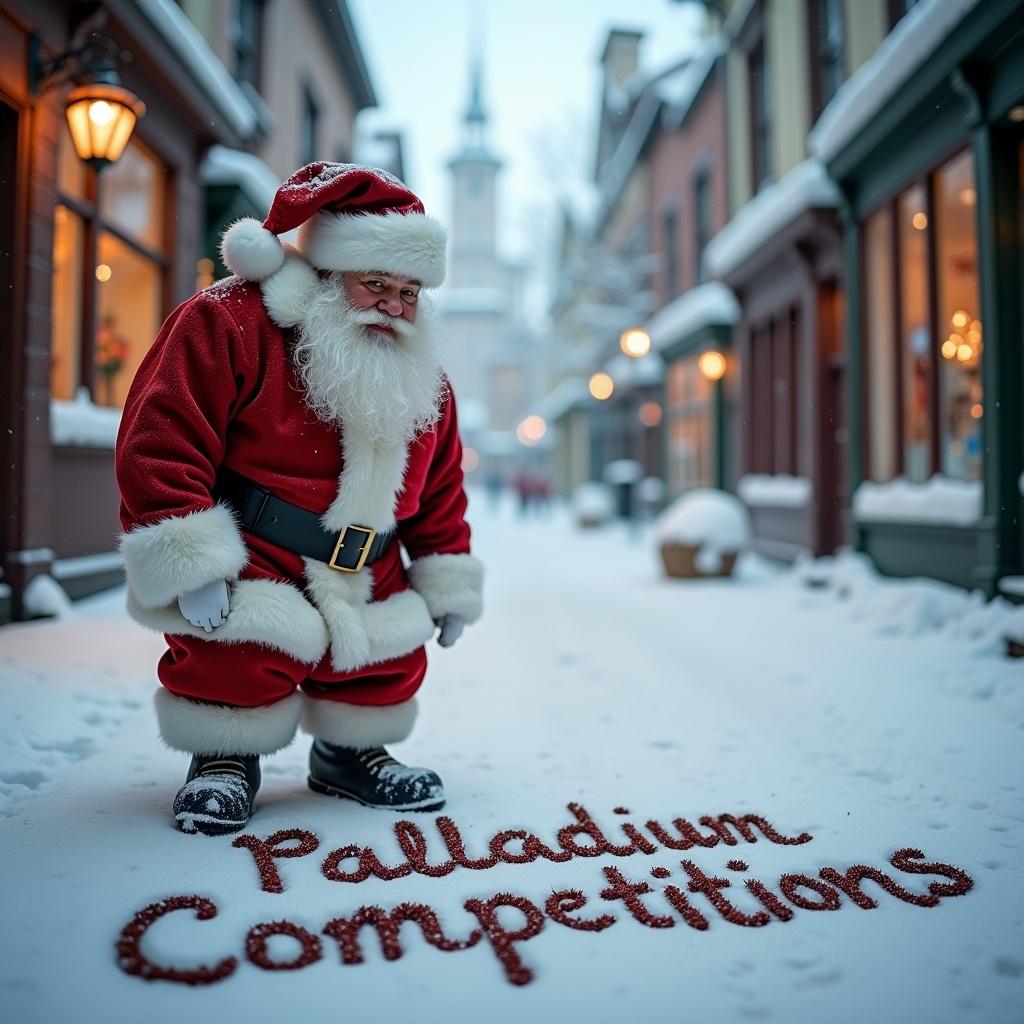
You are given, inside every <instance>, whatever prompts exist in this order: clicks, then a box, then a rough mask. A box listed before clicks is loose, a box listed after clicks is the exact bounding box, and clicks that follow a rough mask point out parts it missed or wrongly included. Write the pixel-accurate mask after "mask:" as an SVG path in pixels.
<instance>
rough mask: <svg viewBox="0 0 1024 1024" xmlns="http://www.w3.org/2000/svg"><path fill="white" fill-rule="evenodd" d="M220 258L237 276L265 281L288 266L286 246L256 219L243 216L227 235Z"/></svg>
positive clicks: (228, 230)
mask: <svg viewBox="0 0 1024 1024" xmlns="http://www.w3.org/2000/svg"><path fill="white" fill-rule="evenodd" d="M220 258H221V259H222V260H223V261H224V266H226V267H227V268H228V270H230V271H231V272H232V273H233V274H237V275H238V276H239V277H243V278H245V280H246V281H262V280H264V279H265V278H268V277H270V275H271V274H276V273H277V272H278V271H279V270H280V269H281V267H283V266H284V247H283V246H282V245H281V241H280V239H279V238H278V237H277V235H275V234H274V233H273V232H272V231H268V230H267V229H266V228H265V227H264V226H263V225H262V224H261V223H260V222H259V221H258V220H256V218H255V217H243V218H242V219H241V220H236V221H235V223H234V224H232V225H231V227H229V228H228V229H227V231H225V232H224V237H223V238H221V240H220Z"/></svg>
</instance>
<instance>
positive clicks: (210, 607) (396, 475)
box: [116, 163, 483, 835]
mask: <svg viewBox="0 0 1024 1024" xmlns="http://www.w3.org/2000/svg"><path fill="white" fill-rule="evenodd" d="M296 227H297V228H298V234H297V245H296V247H295V248H291V247H285V246H283V245H282V244H281V242H280V240H279V239H278V237H277V236H278V235H279V234H281V233H283V232H286V231H289V230H291V229H292V228H296ZM445 242H446V237H445V232H444V229H443V228H442V227H441V225H440V224H439V223H438V222H437V221H435V220H433V219H431V218H430V217H427V216H425V215H424V211H423V206H422V204H421V203H420V202H419V200H418V199H417V198H416V196H415V195H413V193H412V192H410V191H409V190H408V189H407V188H406V187H405V186H404V185H403V184H402V183H401V182H400V181H398V179H397V178H394V177H393V176H391V175H389V174H386V173H385V172H383V171H379V170H375V169H372V168H368V167H359V166H355V165H352V164H336V163H314V164H310V165H309V166H307V167H303V168H302V169H301V170H299V171H297V172H296V173H295V174H294V175H292V177H291V178H289V179H288V180H287V181H286V182H285V183H284V184H283V185H282V186H281V187H280V189H279V190H278V191H277V194H276V196H275V199H274V203H273V206H272V207H271V210H270V213H269V215H268V217H267V219H266V220H265V221H264V222H263V224H262V225H261V224H260V223H259V222H258V221H255V220H243V221H240V222H238V223H236V224H234V225H233V226H232V227H231V228H229V229H228V231H227V232H226V233H225V235H224V239H223V243H222V249H221V251H222V256H223V259H224V262H225V264H226V265H227V266H228V267H229V268H230V269H231V270H232V271H233V272H234V273H235V275H236V276H234V277H231V278H229V279H227V280H226V281H224V282H221V283H220V284H217V285H215V286H213V287H211V288H207V289H206V290H205V291H202V292H199V293H198V294H197V295H194V296H193V297H192V298H191V299H189V300H188V301H187V302H185V303H184V304H183V305H181V306H179V307H178V308H177V309H176V310H175V311H174V312H173V313H172V314H171V315H170V317H168V319H167V321H166V323H165V324H164V325H163V328H162V329H161V331H160V334H159V336H158V337H157V340H156V342H155V343H154V345H153V347H152V348H151V349H150V351H149V353H148V354H147V356H146V358H145V360H144V361H143V363H142V365H141V367H140V368H139V371H138V374H137V376H136V378H135V381H134V383H133V384H132V388H131V391H130V393H129V395H128V399H127V402H126V404H125V408H124V415H123V417H122V421H121V430H120V433H119V435H118V440H117V450H116V467H117V478H118V483H119V486H120V489H121V513H120V514H121V525H122V529H123V531H124V532H123V534H122V538H121V550H122V552H123V554H124V561H125V569H126V575H127V580H128V607H129V611H130V612H131V614H132V616H133V617H134V618H135V619H136V620H137V621H139V622H140V623H142V624H143V625H145V626H148V627H150V628H152V629H155V630H158V631H160V632H162V633H164V634H165V637H166V640H167V650H166V652H165V653H164V655H163V656H162V658H161V659H160V663H159V666H158V670H157V671H158V675H159V678H160V682H161V683H162V684H163V685H162V688H161V689H160V690H159V691H158V693H157V695H156V712H157V720H158V723H159V728H160V734H161V736H162V737H163V740H164V742H166V743H167V744H168V745H169V746H170V747H172V748H173V749H175V750H179V751H182V752H185V753H188V754H191V755H192V760H191V765H190V767H189V769H188V776H187V778H186V781H185V785H184V786H183V787H182V789H181V790H180V791H179V792H178V794H177V797H176V798H175V801H174V818H175V821H176V823H177V826H178V827H179V828H180V829H182V830H183V831H187V832H196V831H198V832H202V833H205V834H207V835H217V834H222V833H226V832H233V831H237V830H239V829H241V828H242V827H243V826H244V825H245V824H246V822H247V821H248V819H249V817H250V815H251V814H252V808H253V799H254V797H255V795H256V791H257V789H258V788H259V784H260V766H259V758H260V756H261V755H265V754H272V753H273V752H274V751H276V750H279V749H281V748H282V747H284V746H286V745H287V744H288V743H290V742H291V740H292V738H293V736H294V735H295V732H296V729H297V728H298V726H299V725H300V724H301V726H302V728H303V729H304V730H305V731H306V732H308V733H309V734H310V735H311V736H312V737H313V745H312V750H311V753H310V774H309V785H310V787H311V788H312V789H313V790H315V791H316V792H318V793H324V794H328V795H333V796H340V797H347V798H350V799H354V800H358V801H359V802H360V803H363V804H367V805H369V806H372V807H386V808H391V809H394V810H403V811H405V810H436V809H438V808H440V807H441V806H442V805H443V804H444V790H443V787H442V784H441V780H440V779H439V778H438V776H437V775H436V774H435V773H434V772H432V771H430V770H428V769H425V768H410V767H406V766H404V765H402V764H399V763H398V762H397V761H396V760H394V758H392V757H391V756H390V755H389V754H388V752H387V750H386V749H385V747H384V745H385V744H388V743H394V742H397V741H399V740H403V739H405V738H406V737H407V736H408V735H409V733H410V731H411V729H412V726H413V722H414V720H415V718H416V696H415V695H416V692H417V691H418V689H419V687H420V684H421V683H422V681H423V677H424V674H425V671H426V665H427V659H426V653H425V650H424V646H423V645H424V644H425V643H426V641H427V640H429V639H430V638H431V637H432V636H433V635H434V631H435V629H438V628H439V629H440V634H439V637H438V639H439V642H440V643H441V644H442V646H449V645H450V644H451V643H453V642H454V641H455V640H456V639H457V638H458V636H459V634H460V633H461V631H462V627H463V625H464V624H465V623H471V622H474V621H475V620H476V619H477V618H478V617H479V616H480V613H481V609H482V604H481V589H482V579H483V570H482V566H481V565H480V563H479V562H478V561H477V559H475V558H474V557H473V556H472V555H471V554H470V553H469V527H468V526H467V524H466V520H465V511H466V495H465V492H464V490H463V477H462V466H461V463H462V448H461V444H460V441H459V432H458V424H457V421H456V413H455V400H454V396H453V395H452V392H451V387H450V385H449V383H448V381H447V379H446V377H445V376H444V373H443V371H442V369H441V365H440V360H439V355H438V348H437V343H436V340H435V338H434V334H433V331H432V325H431V323H430V317H429V315H427V310H426V309H425V308H424V306H425V301H423V300H421V295H420V293H421V289H426V288H433V287H436V286H437V285H439V284H440V283H441V281H442V279H443V277H444V265H445ZM403 549H404V551H405V554H406V555H407V562H408V564H406V560H403V557H402V550H403Z"/></svg>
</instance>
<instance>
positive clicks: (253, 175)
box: [199, 146, 281, 211]
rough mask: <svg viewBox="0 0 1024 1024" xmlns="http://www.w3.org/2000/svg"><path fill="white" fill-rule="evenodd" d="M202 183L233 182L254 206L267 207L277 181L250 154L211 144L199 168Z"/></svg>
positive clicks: (273, 174)
mask: <svg viewBox="0 0 1024 1024" xmlns="http://www.w3.org/2000/svg"><path fill="white" fill-rule="evenodd" d="M199 177H200V180H201V181H202V183H203V184H204V185H237V186H238V187H239V188H241V189H242V191H243V192H245V194H246V195H247V196H248V197H249V198H250V199H251V200H252V202H253V204H254V205H255V206H256V207H257V209H262V210H267V211H269V210H270V207H271V205H272V204H273V202H274V194H275V193H276V192H277V187H278V185H280V184H281V182H280V181H279V180H278V178H277V175H276V174H275V173H274V172H273V171H272V170H271V169H270V168H269V167H268V166H267V165H266V164H265V163H264V162H263V161H262V160H261V159H260V158H259V157H258V156H254V155H253V154H252V153H243V152H241V151H239V150H237V149H228V147H227V146H211V147H210V149H209V150H208V151H207V154H206V156H205V157H204V159H203V163H202V166H201V167H200V169H199Z"/></svg>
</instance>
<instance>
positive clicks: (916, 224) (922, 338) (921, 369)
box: [896, 182, 934, 483]
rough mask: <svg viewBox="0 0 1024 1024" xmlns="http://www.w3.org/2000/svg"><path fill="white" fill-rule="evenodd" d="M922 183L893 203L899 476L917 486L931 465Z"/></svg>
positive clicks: (927, 230) (927, 236)
mask: <svg viewBox="0 0 1024 1024" xmlns="http://www.w3.org/2000/svg"><path fill="white" fill-rule="evenodd" d="M927 207H928V204H927V191H926V189H925V185H924V183H923V182H919V183H918V184H916V185H912V186H911V187H910V188H908V189H907V190H906V191H905V192H904V193H903V194H902V195H901V196H900V197H899V198H898V199H897V201H896V210H897V224H898V232H897V234H898V239H897V242H898V245H899V261H900V353H901V360H902V371H903V471H904V474H905V475H906V476H907V478H908V479H910V480H912V481H914V482H916V483H921V482H923V481H925V480H927V479H928V478H929V477H930V476H931V475H932V472H933V462H932V401H931V392H932V383H931V381H932V372H933V369H934V360H933V358H932V349H933V345H932V329H931V323H930V317H929V309H930V306H931V289H930V283H929V253H930V249H931V244H932V241H931V237H932V228H931V222H930V218H929V215H928V208H927Z"/></svg>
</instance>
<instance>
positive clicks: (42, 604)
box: [25, 573, 71, 618]
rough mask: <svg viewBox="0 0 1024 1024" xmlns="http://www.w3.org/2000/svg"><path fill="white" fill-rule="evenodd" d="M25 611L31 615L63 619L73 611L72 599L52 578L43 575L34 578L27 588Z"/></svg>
mask: <svg viewBox="0 0 1024 1024" xmlns="http://www.w3.org/2000/svg"><path fill="white" fill-rule="evenodd" d="M25 610H26V611H27V612H28V614H29V615H53V616H55V617H57V618H62V617H63V616H65V615H67V614H68V613H69V612H70V611H71V599H70V598H69V597H68V595H67V594H66V593H65V592H64V588H63V587H62V586H61V585H60V584H59V583H58V582H57V581H56V580H55V579H54V578H53V577H52V576H48V575H46V573H43V575H41V576H34V577H33V578H32V580H31V581H30V582H29V585H28V586H27V587H26V588H25Z"/></svg>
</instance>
